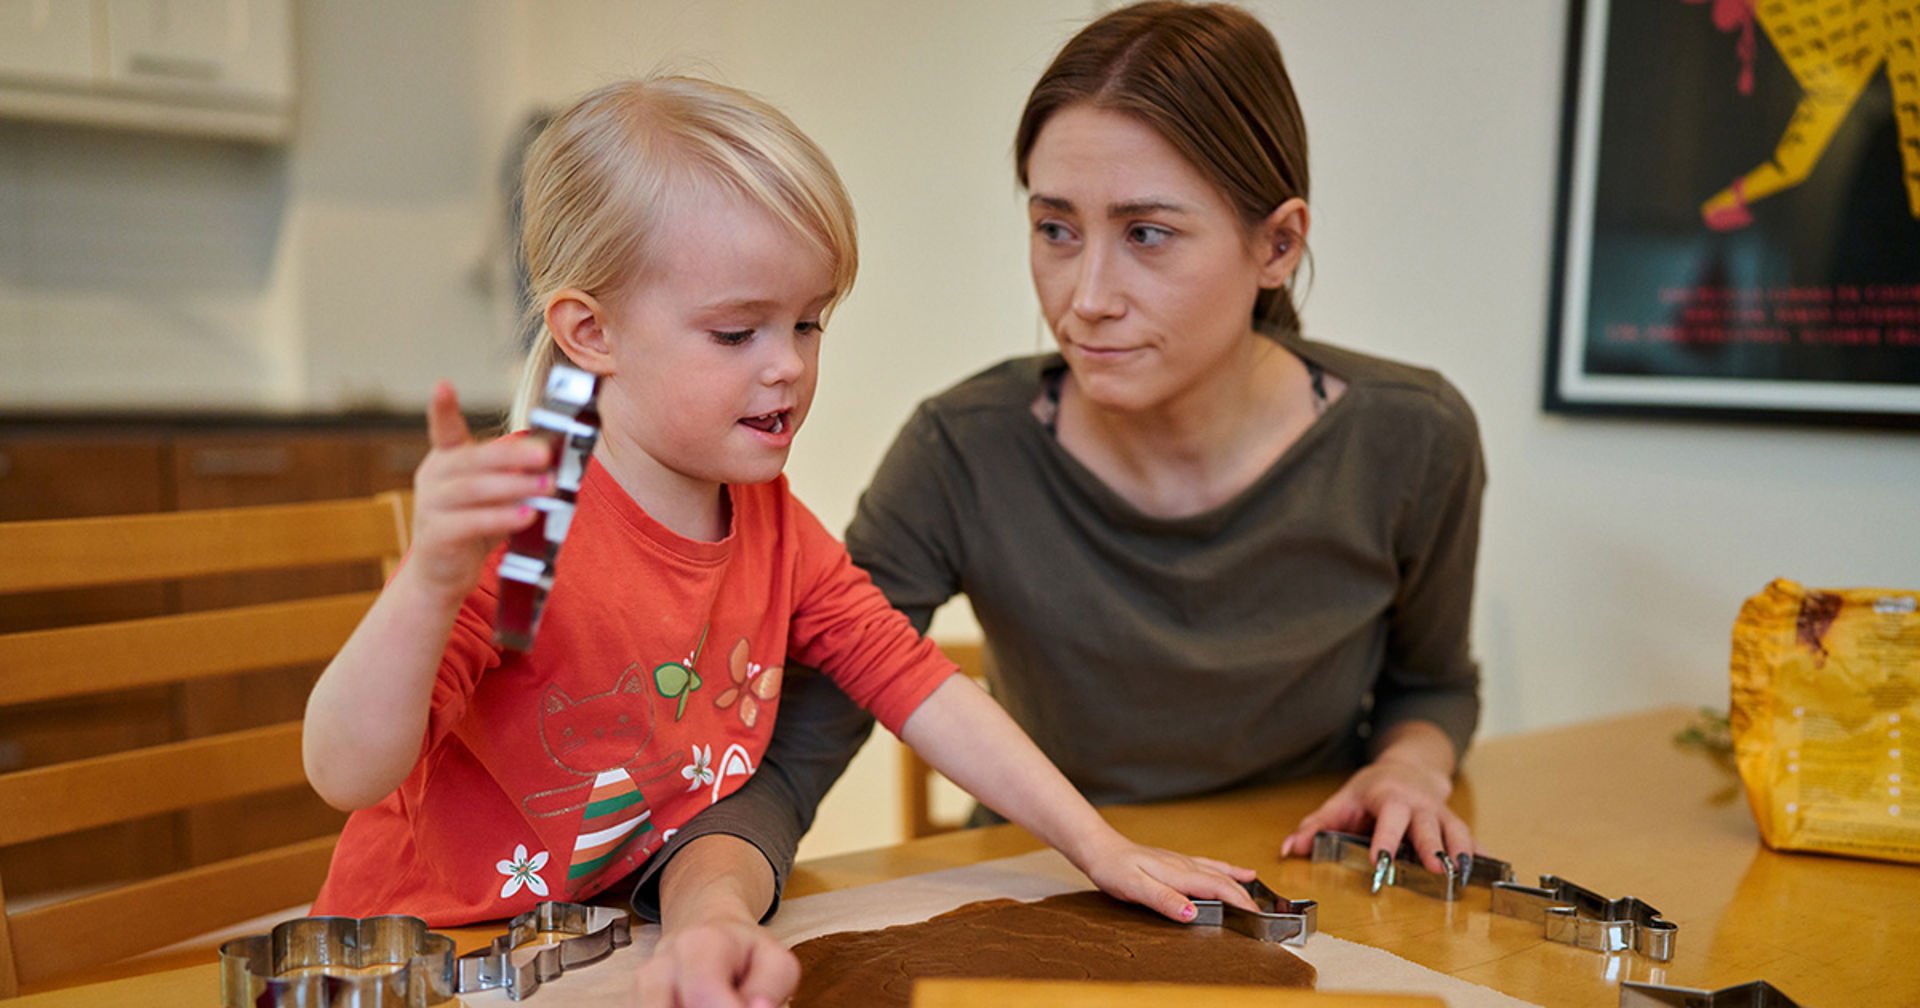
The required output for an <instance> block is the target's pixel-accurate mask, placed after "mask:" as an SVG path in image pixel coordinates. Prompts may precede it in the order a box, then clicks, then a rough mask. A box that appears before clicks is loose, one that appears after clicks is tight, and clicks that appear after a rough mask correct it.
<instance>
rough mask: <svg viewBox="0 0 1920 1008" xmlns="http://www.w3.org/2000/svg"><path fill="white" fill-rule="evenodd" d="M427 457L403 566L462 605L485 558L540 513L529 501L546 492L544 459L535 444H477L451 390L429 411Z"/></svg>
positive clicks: (418, 473)
mask: <svg viewBox="0 0 1920 1008" xmlns="http://www.w3.org/2000/svg"><path fill="white" fill-rule="evenodd" d="M427 440H428V442H429V443H430V444H431V445H432V450H431V451H429V452H428V453H427V457H426V458H425V459H424V460H423V461H421V463H420V468H419V469H417V470H415V471H414V474H413V546H412V550H411V554H410V556H409V557H408V560H407V565H408V567H410V568H412V571H413V576H414V577H415V578H418V579H421V583H422V584H424V585H425V586H426V587H427V588H428V589H429V590H431V591H432V592H434V593H435V594H436V595H439V596H442V597H448V598H453V599H459V598H462V597H465V595H466V594H467V593H468V592H470V591H472V590H473V586H474V585H476V584H478V583H479V582H480V573H481V568H482V567H483V566H484V565H485V563H486V559H487V554H488V553H489V552H491V551H492V550H493V548H494V547H495V546H498V545H499V544H500V542H501V541H502V540H503V539H505V538H506V537H507V536H508V535H510V534H512V533H513V532H516V531H518V530H520V529H523V528H526V527H527V526H528V525H529V524H531V523H532V522H533V520H534V518H535V516H536V515H537V514H538V512H536V511H535V510H534V509H533V508H532V507H530V506H529V505H527V503H526V499H527V498H528V497H534V496H538V495H540V494H543V493H546V492H547V491H548V490H550V489H551V483H550V477H549V476H548V473H547V465H548V458H549V456H548V452H547V447H546V445H545V444H543V443H542V442H540V441H539V440H537V439H535V438H525V437H514V438H499V439H497V440H493V441H487V442H476V441H475V440H474V439H473V434H472V432H470V431H469V430H468V429H467V420H466V417H464V416H462V415H461V414H460V400H459V397H458V396H456V395H455V394H454V391H453V386H452V385H450V384H448V383H447V382H444V381H442V382H440V383H439V384H437V385H435V386H434V388H433V400H432V402H431V403H430V404H429V405H428V407H427Z"/></svg>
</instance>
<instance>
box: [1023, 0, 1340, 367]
mask: <svg viewBox="0 0 1920 1008" xmlns="http://www.w3.org/2000/svg"><path fill="white" fill-rule="evenodd" d="M1082 104H1084V105H1090V106H1092V107H1094V108H1099V109H1105V110H1109V111H1114V112H1121V113H1124V114H1127V115H1131V116H1133V117H1135V118H1136V119H1138V120H1140V121H1141V122H1143V123H1145V124H1146V125H1147V126H1148V127H1149V128H1151V129H1152V130H1153V131H1154V132H1156V133H1158V134H1159V135H1160V136H1161V137H1162V138H1164V139H1165V140H1166V141H1167V142H1168V143H1171V144H1172V145H1173V146H1174V148H1175V149H1176V150H1178V151H1179V152H1180V153H1181V154H1182V155H1183V156H1184V157H1185V158H1186V159H1187V162H1188V163H1189V164H1191V165H1192V166H1193V167H1194V169H1195V170H1196V171H1198V172H1199V173H1200V174H1201V176H1202V177H1204V178H1206V179H1207V180H1208V181H1209V182H1211V183H1212V184H1213V185H1214V186H1215V187H1216V188H1217V189H1218V190H1219V191H1220V193H1221V194H1222V195H1224V196H1225V197H1226V198H1227V201H1228V202H1229V203H1230V204H1231V205H1232V206H1233V208H1234V209H1235V211H1236V212H1238V213H1239V215H1240V217H1241V219H1242V222H1243V223H1244V224H1245V225H1246V226H1247V227H1249V228H1252V227H1253V226H1255V225H1257V224H1258V223H1260V222H1261V221H1263V220H1265V219H1266V218H1267V216H1268V215H1270V214H1272V213H1273V211H1274V210H1275V209H1277V208H1278V207H1279V206H1280V204H1282V203H1285V202H1286V201H1287V200H1289V199H1292V198H1294V197H1299V198H1301V199H1303V200H1304V199H1306V198H1307V127H1306V121H1305V119H1303V118H1302V116H1301V114H1300V103H1299V101H1298V100H1297V99H1296V98H1295V97H1294V93H1293V83H1292V81H1290V80H1289V79H1288V77H1287V68H1286V64H1285V63H1283V62H1282V61H1281V59H1280V46H1279V45H1278V43H1276V42H1275V41H1274V39H1273V34H1272V33H1271V32H1269V31H1267V29H1266V27H1265V26H1264V25H1262V24H1261V23H1260V22H1259V20H1258V19H1256V18H1255V17H1254V16H1253V15H1252V14H1249V13H1248V12H1246V11H1244V10H1242V9H1240V8H1238V7H1234V6H1231V5H1228V4H1218V3H1209V4H1186V3H1175V2H1164V0H1153V2H1148V3H1138V4H1134V5H1132V6H1130V7H1123V8H1121V9H1119V10H1116V11H1113V12H1111V13H1109V14H1107V15H1105V16H1103V17H1101V18H1100V19H1099V20H1097V21H1094V22H1093V23H1091V24H1089V25H1087V26H1086V27H1085V28H1083V29H1081V30H1080V32H1079V33H1078V34H1076V35H1075V36H1074V37H1073V38H1072V39H1071V40H1069V41H1068V42H1067V44H1066V46H1065V47H1063V48H1062V49H1061V50H1060V54H1059V55H1058V56H1055V57H1054V60H1053V64H1052V65H1051V66H1049V67H1047V70H1046V72H1045V73H1043V74H1041V75H1040V80H1039V82H1038V83H1036V84H1035V85H1034V86H1033V93H1032V94H1030V95H1029V96H1028V97H1027V105H1026V109H1025V110H1024V111H1023V112H1022V113H1021V116H1020V127H1019V129H1018V131H1017V132H1016V133H1015V135H1014V159H1015V160H1014V163H1015V167H1016V171H1017V173H1018V176H1019V179H1020V184H1021V186H1023V187H1024V186H1026V185H1027V159H1028V157H1029V156H1030V155H1031V154H1032V153H1033V145H1034V142H1035V141H1036V140H1037V139H1038V138H1039V136H1040V131H1041V130H1042V129H1043V128H1044V127H1045V126H1046V124H1047V121H1048V120H1049V119H1051V118H1052V117H1053V115H1054V113H1056V112H1059V111H1060V110H1062V109H1065V108H1067V107H1069V106H1073V105H1082ZM1294 240H1295V241H1300V240H1303V236H1298V235H1296V236H1295V237H1294ZM1253 325H1254V328H1255V329H1258V330H1259V331H1261V332H1263V333H1266V334H1268V335H1270V336H1275V337H1282V336H1294V335H1298V334H1299V331H1300V317H1299V314H1298V313H1297V311H1296V310H1295V308H1294V304H1293V290H1292V281H1291V280H1289V281H1288V284H1287V286H1285V287H1280V288H1275V289H1272V290H1263V291H1261V292H1260V295H1259V297H1258V299H1257V300H1255V302H1254V306H1253Z"/></svg>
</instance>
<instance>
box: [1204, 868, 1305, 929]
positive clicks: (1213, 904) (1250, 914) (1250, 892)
mask: <svg viewBox="0 0 1920 1008" xmlns="http://www.w3.org/2000/svg"><path fill="white" fill-rule="evenodd" d="M1240 887H1241V888H1242V889H1245V890H1246V891H1247V896H1248V897H1249V898H1251V899H1252V900H1253V905H1254V906H1256V907H1259V908H1260V909H1259V910H1258V911H1257V912H1256V911H1253V910H1242V909H1240V908H1239V907H1237V906H1233V905H1232V904H1230V903H1227V902H1226V901H1224V900H1201V899H1197V900H1194V901H1193V906H1194V909H1195V910H1196V911H1197V912H1196V913H1195V914H1194V917H1193V920H1192V922H1191V923H1192V924H1195V925H1209V926H1212V927H1225V928H1229V929H1231V930H1234V931H1238V932H1240V933H1241V934H1243V935H1247V936H1249V937H1253V938H1258V939H1260V940H1261V941H1264V942H1281V943H1284V944H1287V945H1305V944H1306V943H1307V938H1308V937H1309V936H1311V935H1312V934H1313V933H1314V932H1315V931H1318V930H1319V929H1320V904H1318V903H1315V902H1314V901H1313V900H1290V899H1285V898H1283V897H1281V896H1279V895H1278V894H1276V893H1275V892H1274V891H1273V890H1272V889H1269V888H1267V886H1266V883H1264V882H1261V881H1260V880H1259V879H1254V880H1253V881H1251V882H1242V883H1240Z"/></svg>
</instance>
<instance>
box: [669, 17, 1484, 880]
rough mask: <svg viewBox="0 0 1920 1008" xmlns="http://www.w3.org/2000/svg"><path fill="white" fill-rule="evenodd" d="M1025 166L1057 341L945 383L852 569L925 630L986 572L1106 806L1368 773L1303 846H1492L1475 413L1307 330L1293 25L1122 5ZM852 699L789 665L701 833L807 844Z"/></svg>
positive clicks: (900, 445) (1020, 648) (1019, 666)
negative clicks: (787, 682) (1482, 804)
mask: <svg viewBox="0 0 1920 1008" xmlns="http://www.w3.org/2000/svg"><path fill="white" fill-rule="evenodd" d="M1015 156H1016V167H1017V171H1018V174H1019V178H1020V181H1021V183H1022V184H1023V186H1024V187H1025V188H1026V190H1027V193H1028V215H1029V222H1030V225H1031V253H1030V254H1031V264H1032V272H1033V279H1034V286H1035V289H1036V291H1037V292H1038V294H1039V300H1040V305H1041V308H1042V311H1043V312H1044V314H1045V317H1046V320H1047V323H1048V325H1049V327H1050V328H1051V329H1052V332H1053V336H1054V339H1055V341H1056V343H1057V344H1058V347H1059V352H1058V353H1057V354H1048V355H1044V356H1039V357H1032V358H1023V359H1017V360H1011V361H1007V362H1005V363H1002V364H1000V365H998V366H996V367H993V368H991V369H989V370H987V371H985V372H982V373H981V374H978V375H975V376H974V377H972V378H969V379H967V380H966V381H964V382H962V383H960V384H959V385H957V386H955V387H954V388H952V389H949V390H948V391H946V392H944V393H942V394H940V395H938V396H936V397H935V398H933V399H931V400H929V401H927V402H925V403H923V404H922V405H921V407H920V408H919V410H918V411H917V412H916V413H915V415H914V416H913V417H912V419H910V420H909V421H908V423H907V424H906V426H905V428H904V429H903V430H902V431H901V432H900V434H899V436H898V438H897V439H896V440H895V442H894V444H893V447H892V448H891V449H890V451H889V452H888V454H887V457H886V459H885V461H884V462H883V463H882V464H881V467H880V470H879V472H878V473H877V474H876V475H875V477H874V480H873V483H872V485H871V486H870V487H869V489H868V491H867V492H866V494H865V495H864V496H863V497H862V498H861V501H860V505H859V508H858V511H857V513H856V515H855V517H854V520H853V523H852V525H851V526H850V527H849V529H848V531H847V545H848V548H849V551H850V552H851V553H852V555H853V557H854V560H855V561H856V562H857V563H859V564H860V565H861V566H862V567H865V568H866V569H867V570H868V571H869V573H871V574H872V576H873V578H874V581H875V583H876V584H878V585H879V586H880V588H881V589H882V590H883V591H884V592H885V593H886V594H887V596H888V598H889V600H890V601H892V602H893V604H894V605H895V606H897V607H899V608H900V609H902V610H903V611H905V612H906V613H907V614H908V615H909V617H911V618H912V619H913V620H914V622H915V624H916V625H917V626H919V627H920V628H922V629H923V630H924V629H925V627H926V624H927V621H928V620H929V618H930V617H931V614H932V612H933V610H934V609H935V608H936V607H937V606H938V605H939V604H941V603H942V602H944V601H946V600H947V599H948V598H950V597H951V596H952V595H954V594H955V593H961V592H964V593H965V594H966V595H967V597H968V599H969V601H970V602H971V603H972V606H973V609H974V612H975V613H976V615H977V616H978V617H979V620H980V624H981V626H982V628H983V630H984V631H985V634H986V639H987V643H988V645H989V647H990V649H991V651H992V653H993V655H994V659H995V665H996V672H995V679H994V682H993V687H994V693H995V695H996V696H997V697H998V698H999V699H1000V701H1001V702H1002V703H1003V704H1005V706H1006V707H1007V709H1008V710H1009V712H1011V713H1012V714H1013V716H1014V718H1015V720H1016V721H1018V722H1019V723H1020V724H1021V726H1022V727H1024V728H1025V729H1026V730H1027V732H1028V733H1029V734H1030V735H1032V736H1033V738H1034V740H1035V741H1036V742H1038V743H1039V744H1040V745H1041V747H1042V749H1043V750H1045V752H1046V753H1047V755H1048V756H1049V757H1050V758H1052V759H1053V761H1054V762H1055V763H1056V764H1057V765H1059V767H1060V768H1061V769H1062V770H1063V771H1065V772H1066V774H1067V776H1068V777H1069V778H1070V779H1071V780H1072V781H1073V782H1074V783H1075V785H1077V786H1078V787H1079V788H1080V789H1081V790H1082V791H1083V792H1084V793H1085V794H1086V795H1087V797H1089V798H1090V799H1092V800H1093V801H1094V802H1095V803H1113V802H1133V801H1147V800H1154V799H1161V798H1171V797H1176V796H1182V795H1193V794H1200V793H1205V792H1210V791H1215V790H1219V789H1222V788H1228V787H1235V786H1242V785H1249V784H1258V783H1265V782H1272V781H1277V780H1282V779H1286V778H1290V777H1296V776H1301V775H1307V774H1316V773H1327V772H1334V771H1340V772H1349V773H1350V774H1351V776H1350V777H1349V778H1348V780H1347V782H1346V784H1345V785H1344V786H1342V787H1341V788H1340V789H1339V791H1338V792H1336V793H1335V794H1334V795H1333V796H1332V797H1331V798H1329V799H1328V800H1327V802H1326V803H1325V804H1323V805H1322V806H1321V807H1320V808H1319V809H1317V810H1315V811H1314V812H1312V813H1311V814H1309V815H1308V816H1307V817H1306V818H1305V819H1304V820H1302V821H1301V822H1300V823H1299V824H1297V826H1295V827H1294V829H1293V831H1292V832H1291V833H1289V834H1288V835H1286V836H1285V837H1284V838H1283V839H1282V840H1281V844H1280V847H1281V850H1282V852H1283V853H1288V852H1295V853H1297V852H1304V851H1305V849H1306V846H1307V844H1308V842H1309V841H1310V839H1311V837H1312V835H1313V833H1314V832H1315V831H1317V830H1321V829H1344V830H1358V829H1363V828H1367V827H1369V826H1370V827H1371V831H1372V846H1373V850H1374V851H1375V852H1379V851H1391V850H1395V849H1396V848H1398V847H1399V846H1400V844H1401V842H1402V840H1403V839H1406V840H1408V841H1410V842H1411V843H1412V845H1413V847H1414V848H1415V850H1417V851H1419V852H1421V855H1422V858H1423V860H1424V861H1425V862H1426V863H1427V867H1429V868H1430V869H1434V870H1439V868H1440V862H1439V858H1440V857H1443V856H1446V855H1448V854H1457V853H1463V852H1466V851H1470V850H1472V849H1473V838H1472V836H1471V833H1470V831H1469V830H1468V828H1467V826H1466V825H1465V823H1464V822H1462V821H1461V820H1460V818H1459V817H1458V816H1456V815H1455V814H1453V813H1452V812H1451V811H1450V810H1449V809H1448V808H1447V805H1446V802H1447V799H1448V797H1449V796H1450V794H1451V791H1452V777H1453V773H1454V770H1455V768H1456V766H1457V764H1458V761H1459V758H1460V755H1461V754H1462V753H1463V752H1464V751H1465V748H1466V745H1467V741H1468V739H1469V737H1470V736H1471V734H1472V732H1473V728H1474V726H1475V723H1476V721H1477V719H1478V714H1479V700H1478V669H1477V666H1476V665H1475V663H1474V662H1473V660H1472V658H1471V657H1470V655H1469V650H1468V617H1469V610H1470V601H1471V596H1472V590H1473V574H1474V561H1475V550H1476V546H1477V541H1478V530H1479V515H1480V495H1481V489H1482V486H1483V484H1484V471H1483V467H1482V462H1481V455H1480V446H1479V439H1478V433H1477V430H1476V428H1475V425H1474V421H1473V416H1472V413H1471V411H1470V410H1469V409H1468V407H1467V405H1466V403H1465V401H1464V400H1462V399H1461V397H1460V396H1459V394H1458V393H1457V392H1456V391H1455V390H1454V389H1453V388H1452V386H1450V385H1448V384H1447V383H1446V381H1445V380H1444V379H1442V378H1440V377H1439V376H1438V375H1436V374H1433V373H1432V372H1429V371H1423V370H1420V369H1416V368H1412V367H1409V366H1406V365H1403V364H1397V363H1394V362H1390V361H1385V360H1381V359H1379V358H1375V357H1370V356H1367V355H1364V354H1360V353H1356V352H1353V351H1350V350H1344V349H1340V348H1337V347H1334V346H1331V345H1327V344H1323V343H1317V342H1309V341H1307V340H1305V339H1304V338H1303V337H1302V335H1301V332H1300V322H1299V319H1298V317H1297V315H1296V314H1295V310H1294V306H1293V301H1292V282H1293V278H1294V276H1295V275H1296V272H1297V270H1298V268H1299V265H1300V263H1301V260H1302V259H1303V258H1304V256H1305V253H1306V240H1307V234H1308V230H1309V223H1310V214H1309V211H1308V208H1307V204H1306V197H1307V188H1308V186H1307V181H1308V179H1307V165H1306V135H1305V128H1304V122H1303V120H1302V117H1301V114H1300V110H1299V106H1298V104H1297V102H1296V101H1295V99H1294V95H1293V91H1292V86H1291V83H1290V82H1289V80H1288V78H1287V73H1286V69H1285V67H1284V65H1283V63H1282V62H1281V59H1280V53H1279V49H1278V47H1277V46H1276V44H1275V43H1274V40H1273V37H1272V36H1271V35H1270V34H1269V33H1268V32H1267V31H1266V29H1265V28H1264V27H1262V26H1261V25H1260V23H1259V22H1258V21H1257V20H1255V19H1254V18H1253V17H1252V16H1251V15H1249V14H1247V13H1245V12H1244V11H1241V10H1239V9H1237V8H1233V7H1228V6H1222V5H1208V6H1187V5H1184V4H1177V3H1145V4H1139V5H1136V6H1133V7H1128V8H1124V9H1122V10H1118V11H1115V12H1113V13H1110V14H1108V15H1106V16H1105V17H1102V18H1101V19H1099V20H1098V21H1096V22H1094V23H1093V24H1091V25H1089V26H1088V27H1087V28H1085V29H1083V30H1082V31H1081V32H1080V33H1079V34H1078V35H1076V36H1075V37H1074V38H1073V39H1072V40H1071V41H1069V42H1068V43H1067V45H1066V47H1065V48H1064V49H1063V50H1062V51H1061V52H1060V54H1059V56H1058V57H1057V58H1056V59H1055V60H1054V62H1053V64H1052V66H1051V67H1049V68H1048V70H1047V71H1046V73H1045V74H1044V75H1043V76H1042V77H1041V79H1040V81H1039V83H1038V84H1037V85H1036V86H1035V87H1034V89H1033V92H1032V95H1031V96H1030V97H1029V99H1028V102H1027V107H1026V110H1025V112H1024V114H1023V116H1022V118H1021V122H1020V126H1019V129H1018V132H1017V135H1016V141H1015ZM827 693H830V691H823V690H817V689H812V690H810V689H805V688H802V687H800V686H799V684H797V683H796V684H795V685H794V686H793V687H790V689H789V692H788V694H787V696H786V697H784V698H783V701H782V703H783V709H782V712H781V719H780V723H779V730H778V731H777V732H776V737H775V740H774V748H773V749H771V750H770V751H769V753H768V758H767V760H766V761H765V763H764V765H763V768H762V773H761V774H760V775H759V776H758V777H756V778H755V780H754V781H753V782H752V784H750V785H749V786H748V787H746V788H743V789H742V791H741V792H740V793H739V794H738V795H736V796H735V797H734V798H732V799H729V802H727V803H722V805H721V806H716V807H715V808H714V809H712V810H710V815H711V817H712V818H711V819H710V821H708V822H706V823H702V824H699V825H697V826H690V827H689V831H687V832H683V834H682V835H681V836H680V837H679V838H678V839H680V840H681V841H683V842H684V841H688V840H696V837H702V836H705V837H711V838H712V839H714V840H717V841H733V842H736V843H738V842H741V841H742V840H743V838H744V841H745V842H748V843H751V844H752V845H753V846H755V847H758V848H759V849H760V850H761V851H762V852H764V853H766V854H767V856H768V859H769V863H770V865H777V866H782V868H783V867H784V865H785V864H787V863H788V862H790V860H791V850H792V848H791V846H790V844H791V842H792V839H793V838H796V837H797V835H798V832H799V830H800V829H802V828H803V827H804V823H805V820H806V819H807V818H808V817H810V814H811V811H810V810H811V809H812V807H813V805H814V804H815V803H816V802H817V801H818V799H819V797H820V796H821V795H822V794H823V793H824V792H825V790H826V787H827V785H828V784H830V783H831V782H832V780H833V778H834V777H835V776H837V775H838V773H839V770H840V768H841V767H842V766H843V765H844V763H845V760H846V758H848V757H850V756H851V753H852V750H853V749H854V748H857V745H858V739H859V738H861V737H863V735H864V728H865V725H864V722H862V721H860V720H858V719H852V720H847V719H841V718H839V717H838V716H837V715H835V714H834V713H833V711H834V710H835V709H837V708H835V704H836V701H835V699H834V698H833V697H831V696H829V695H823V694H827ZM838 703H839V704H840V705H842V706H844V701H839V702H838ZM696 842H698V841H696ZM674 871H675V869H674V868H672V867H669V868H668V869H667V872H668V874H669V875H671V874H672V873H673V872H674ZM780 874H783V872H781V871H776V872H774V877H773V878H772V880H771V881H772V884H773V890H774V891H775V892H777V891H778V881H779V876H780Z"/></svg>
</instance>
